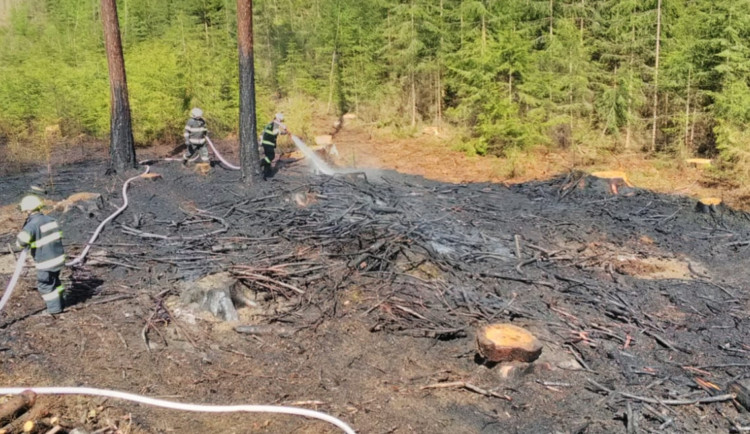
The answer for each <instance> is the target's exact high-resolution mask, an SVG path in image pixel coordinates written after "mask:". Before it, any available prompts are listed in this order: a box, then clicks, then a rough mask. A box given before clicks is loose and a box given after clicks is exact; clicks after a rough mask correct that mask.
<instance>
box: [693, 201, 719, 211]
mask: <svg viewBox="0 0 750 434" xmlns="http://www.w3.org/2000/svg"><path fill="white" fill-rule="evenodd" d="M719 205H721V199H720V198H718V197H704V198H702V199H699V200H698V203H697V204H695V211H697V212H700V213H706V214H707V213H712V212H716V208H717V207H718V206H719Z"/></svg>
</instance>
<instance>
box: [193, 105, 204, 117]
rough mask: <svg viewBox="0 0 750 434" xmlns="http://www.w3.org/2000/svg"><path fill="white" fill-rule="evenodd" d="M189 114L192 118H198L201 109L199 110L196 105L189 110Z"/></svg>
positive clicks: (201, 114)
mask: <svg viewBox="0 0 750 434" xmlns="http://www.w3.org/2000/svg"><path fill="white" fill-rule="evenodd" d="M190 116H192V117H194V118H199V117H201V116H203V110H201V109H199V108H198V107H196V108H194V109H192V110H190Z"/></svg>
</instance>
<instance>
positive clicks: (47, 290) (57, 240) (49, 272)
mask: <svg viewBox="0 0 750 434" xmlns="http://www.w3.org/2000/svg"><path fill="white" fill-rule="evenodd" d="M43 206H44V205H43V204H42V201H41V199H39V198H38V197H36V196H33V195H29V196H26V197H24V198H23V199H22V200H21V211H22V212H25V213H28V218H27V219H26V223H25V224H24V226H23V229H22V230H21V232H19V234H18V237H17V240H16V245H17V246H18V247H20V248H27V247H28V248H30V249H31V256H32V257H33V258H34V262H35V263H36V279H37V290H39V293H41V294H42V299H44V302H45V303H46V304H47V312H49V313H51V314H58V313H61V312H62V311H63V307H64V306H63V302H64V300H63V291H64V290H65V287H64V286H63V284H62V282H61V281H60V271H61V270H62V269H63V267H64V266H65V251H64V249H63V244H62V231H61V230H60V226H59V225H58V223H57V221H56V220H55V219H53V218H52V217H50V216H47V215H44V214H43V213H42V207H43Z"/></svg>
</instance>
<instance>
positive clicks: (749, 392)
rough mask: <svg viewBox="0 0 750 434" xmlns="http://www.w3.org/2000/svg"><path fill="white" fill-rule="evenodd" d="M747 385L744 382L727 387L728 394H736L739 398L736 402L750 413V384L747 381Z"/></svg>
mask: <svg viewBox="0 0 750 434" xmlns="http://www.w3.org/2000/svg"><path fill="white" fill-rule="evenodd" d="M744 383H745V384H743V383H742V382H733V383H730V384H729V385H728V386H727V392H729V393H734V394H735V395H736V396H737V398H735V399H736V401H737V402H738V403H740V405H742V407H744V408H745V410H747V411H750V388H748V387H747V385H750V382H748V381H745V382H744Z"/></svg>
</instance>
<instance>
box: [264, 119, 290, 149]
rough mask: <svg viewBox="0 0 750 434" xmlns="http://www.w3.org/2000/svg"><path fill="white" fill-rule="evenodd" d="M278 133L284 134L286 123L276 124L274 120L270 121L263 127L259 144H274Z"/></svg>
mask: <svg viewBox="0 0 750 434" xmlns="http://www.w3.org/2000/svg"><path fill="white" fill-rule="evenodd" d="M279 134H286V125H284V124H277V123H276V122H273V121H272V122H270V123H269V124H268V125H266V127H265V128H263V137H262V139H261V144H263V145H267V146H274V147H275V146H276V139H278V138H279Z"/></svg>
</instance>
